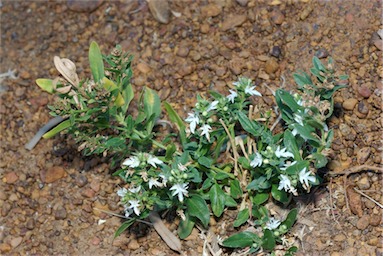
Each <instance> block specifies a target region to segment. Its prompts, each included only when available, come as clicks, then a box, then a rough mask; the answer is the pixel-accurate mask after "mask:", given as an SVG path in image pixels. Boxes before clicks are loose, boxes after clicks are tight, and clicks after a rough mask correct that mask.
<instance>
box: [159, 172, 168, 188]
mask: <svg viewBox="0 0 383 256" xmlns="http://www.w3.org/2000/svg"><path fill="white" fill-rule="evenodd" d="M158 176H159V177H160V178H161V179H162V185H163V186H164V187H166V183H167V182H168V178H167V177H166V176H165V175H164V174H160V175H158Z"/></svg>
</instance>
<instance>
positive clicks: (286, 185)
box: [278, 174, 293, 192]
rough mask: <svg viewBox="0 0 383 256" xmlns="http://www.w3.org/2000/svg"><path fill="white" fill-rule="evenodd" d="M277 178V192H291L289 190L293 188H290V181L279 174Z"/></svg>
mask: <svg viewBox="0 0 383 256" xmlns="http://www.w3.org/2000/svg"><path fill="white" fill-rule="evenodd" d="M279 178H280V181H279V186H278V190H282V189H284V190H285V191H286V192H288V191H291V188H293V187H292V186H291V181H290V179H289V177H288V176H286V175H283V174H281V175H280V176H279Z"/></svg>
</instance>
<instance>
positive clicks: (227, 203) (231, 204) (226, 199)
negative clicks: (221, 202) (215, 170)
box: [225, 195, 238, 207]
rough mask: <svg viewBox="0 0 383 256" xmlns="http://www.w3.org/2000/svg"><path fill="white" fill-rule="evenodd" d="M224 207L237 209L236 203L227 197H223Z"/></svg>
mask: <svg viewBox="0 0 383 256" xmlns="http://www.w3.org/2000/svg"><path fill="white" fill-rule="evenodd" d="M225 205H226V206H227V207H237V205H238V203H237V202H236V201H235V200H234V199H233V198H232V197H231V196H229V195H226V197H225Z"/></svg>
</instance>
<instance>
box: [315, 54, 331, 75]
mask: <svg viewBox="0 0 383 256" xmlns="http://www.w3.org/2000/svg"><path fill="white" fill-rule="evenodd" d="M313 66H314V67H315V68H316V69H318V70H320V71H323V72H328V70H327V69H326V67H325V66H324V65H323V64H322V62H321V61H320V60H319V58H318V57H317V56H314V57H313Z"/></svg>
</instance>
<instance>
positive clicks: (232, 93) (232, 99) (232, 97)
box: [226, 90, 238, 103]
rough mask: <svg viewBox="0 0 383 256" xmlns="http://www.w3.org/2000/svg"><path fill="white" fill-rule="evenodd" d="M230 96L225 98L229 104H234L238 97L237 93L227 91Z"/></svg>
mask: <svg viewBox="0 0 383 256" xmlns="http://www.w3.org/2000/svg"><path fill="white" fill-rule="evenodd" d="M229 92H230V94H229V95H227V96H226V98H227V99H228V100H229V101H230V102H231V103H234V99H235V98H236V97H237V96H238V93H237V92H236V91H233V90H229Z"/></svg>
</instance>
